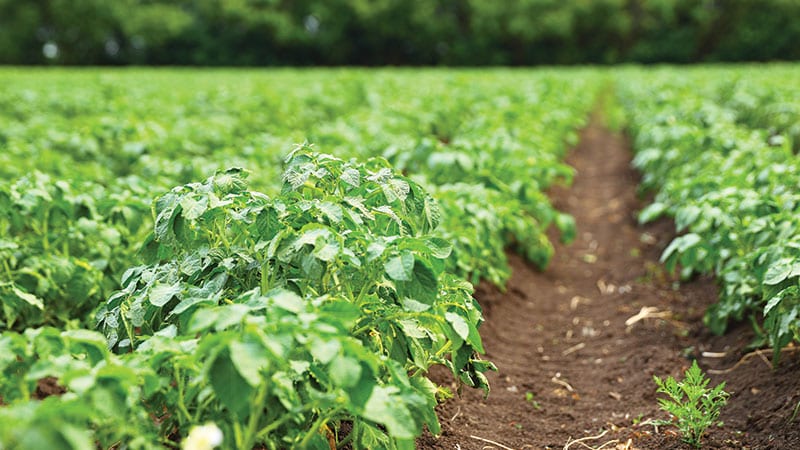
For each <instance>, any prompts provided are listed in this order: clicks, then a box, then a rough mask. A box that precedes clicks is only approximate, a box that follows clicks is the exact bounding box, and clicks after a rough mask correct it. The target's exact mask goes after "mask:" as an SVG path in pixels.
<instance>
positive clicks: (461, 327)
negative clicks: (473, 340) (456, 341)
mask: <svg viewBox="0 0 800 450" xmlns="http://www.w3.org/2000/svg"><path fill="white" fill-rule="evenodd" d="M444 318H445V319H446V320H447V321H448V322H450V324H451V325H452V326H453V329H454V330H455V332H456V334H458V336H459V337H461V339H463V340H465V341H466V340H468V338H469V324H467V321H466V320H465V319H464V318H463V317H461V316H460V315H458V314H456V313H453V312H446V313H444Z"/></svg>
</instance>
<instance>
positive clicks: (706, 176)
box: [618, 68, 800, 362]
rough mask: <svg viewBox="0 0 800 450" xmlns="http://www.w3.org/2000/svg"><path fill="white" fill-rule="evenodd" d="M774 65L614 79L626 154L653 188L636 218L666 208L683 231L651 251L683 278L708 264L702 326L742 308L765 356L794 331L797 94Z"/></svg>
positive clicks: (798, 281) (797, 330)
mask: <svg viewBox="0 0 800 450" xmlns="http://www.w3.org/2000/svg"><path fill="white" fill-rule="evenodd" d="M781 70H782V71H780V72H779V73H778V74H776V73H774V72H769V73H770V76H769V77H767V76H764V75H758V74H752V73H748V71H747V69H740V70H739V71H728V72H722V71H721V70H710V71H697V72H693V73H690V74H689V75H687V74H682V76H681V77H678V76H676V73H675V72H671V71H655V72H649V73H646V74H645V73H642V72H637V74H636V76H632V77H628V78H626V79H625V82H623V83H619V86H618V89H619V91H620V97H621V101H622V105H623V108H624V109H625V110H626V112H627V117H628V124H629V127H630V129H631V132H632V134H633V137H634V146H635V149H636V156H635V158H634V164H635V166H636V167H637V168H638V169H639V170H640V171H642V172H643V177H644V178H643V188H645V189H648V190H652V191H655V199H654V202H653V203H652V204H651V205H650V206H648V207H647V208H646V209H645V210H643V211H642V213H641V215H640V220H641V221H643V222H647V221H651V220H654V219H656V218H658V217H660V216H662V215H668V216H670V217H673V218H674V220H675V225H676V228H677V230H678V231H679V232H681V233H682V234H681V235H680V236H679V237H677V238H676V239H675V240H674V241H672V243H671V244H670V245H669V246H668V247H667V248H666V250H665V251H664V254H663V256H662V260H664V261H665V262H666V264H667V266H668V267H671V268H675V267H676V266H680V268H681V273H682V275H683V276H684V277H690V276H691V275H692V274H694V273H714V274H716V276H717V279H718V281H719V283H720V286H721V292H720V299H719V302H718V303H716V304H714V305H713V306H712V307H711V308H709V310H708V311H707V313H706V317H705V320H706V323H707V325H708V326H709V327H710V328H711V330H712V331H714V332H717V333H722V332H724V331H725V329H726V327H727V326H728V324H729V322H730V321H732V320H743V319H746V318H749V317H752V318H753V319H755V320H754V324H756V331H757V334H758V336H759V339H760V340H759V341H758V342H756V344H757V345H764V344H769V345H771V346H772V347H773V349H774V352H775V359H774V361H776V362H777V360H778V357H779V356H780V352H781V350H782V349H783V348H784V347H785V346H787V345H788V344H789V343H791V342H792V341H793V340H795V341H797V340H800V214H798V213H800V189H798V187H800V161H798V157H797V151H798V142H800V141H798V136H800V133H799V132H800V128H798V122H797V117H798V116H797V113H798V111H800V101H798V100H800V99H798V98H797V97H796V95H797V94H796V93H794V92H792V91H791V89H789V88H787V86H794V85H796V81H797V80H798V73H797V71H796V70H792V69H791V68H783V69H781ZM779 75H780V76H779ZM743 79H744V80H746V81H743ZM788 80H794V81H795V82H794V83H792V82H789V81H788Z"/></svg>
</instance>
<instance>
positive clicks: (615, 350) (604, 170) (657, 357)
mask: <svg viewBox="0 0 800 450" xmlns="http://www.w3.org/2000/svg"><path fill="white" fill-rule="evenodd" d="M630 160H631V151H630V146H629V143H628V142H627V141H626V139H625V138H624V137H622V136H619V135H615V134H612V133H611V132H609V131H607V130H606V129H604V127H603V126H602V124H601V123H600V121H599V120H596V119H595V120H593V121H592V123H591V124H590V125H589V126H588V127H587V128H586V129H585V130H584V131H583V132H582V135H581V143H580V144H579V146H578V147H577V148H576V149H575V150H573V151H572V153H571V154H570V155H569V157H568V159H567V162H568V163H569V164H570V165H572V166H573V167H574V168H575V169H576V177H575V182H574V184H573V186H572V187H571V188H555V189H553V190H552V192H551V198H552V199H553V201H554V203H555V204H556V206H557V207H559V208H560V209H561V210H563V211H566V212H569V213H570V214H572V215H573V216H574V217H575V219H576V221H577V224H578V229H579V232H578V238H577V239H576V241H575V242H574V243H573V244H571V245H561V244H556V256H555V258H554V260H553V261H552V263H551V265H550V267H549V268H548V269H547V270H546V271H544V272H539V271H537V270H535V269H534V268H533V267H532V266H530V265H529V264H527V263H526V262H525V261H524V260H522V259H520V258H519V257H517V256H515V255H514V254H513V252H512V253H510V254H509V258H510V260H511V264H512V267H513V270H514V272H513V276H512V278H511V280H510V282H509V284H508V286H507V290H506V292H499V291H498V290H497V289H495V288H493V287H491V286H486V285H481V286H479V287H478V290H477V292H476V298H477V299H478V301H479V302H480V303H481V305H482V306H483V308H484V313H485V317H486V319H487V321H486V323H484V325H483V326H482V328H481V334H482V336H483V339H484V343H485V347H486V350H487V354H486V358H487V359H489V360H491V361H493V362H494V363H495V364H496V365H497V367H498V369H499V370H498V372H496V373H492V374H489V380H490V382H491V386H492V392H491V394H490V395H489V397H488V398H484V397H483V395H482V393H481V392H479V391H477V390H473V389H469V388H464V389H462V391H461V392H460V394H459V395H458V396H456V398H454V399H451V400H448V401H447V402H445V403H444V404H442V405H441V406H440V407H439V411H438V412H439V417H440V420H441V422H442V427H443V433H442V435H441V436H440V437H433V436H431V435H425V436H423V437H422V438H420V439H419V441H418V448H420V449H448V450H452V449H464V450H467V449H562V448H564V449H586V448H591V449H599V448H601V447H602V448H604V449H609V448H612V449H614V448H617V449H682V448H690V447H689V446H688V445H686V444H684V443H682V442H681V440H680V437H679V436H678V435H677V433H676V432H675V429H674V428H673V427H659V428H658V429H656V428H655V427H654V426H652V425H648V424H647V421H648V419H667V416H666V413H664V412H662V411H661V410H660V409H659V408H658V405H657V402H656V394H655V384H654V383H653V380H652V378H653V375H658V376H660V377H665V376H667V375H672V376H675V377H682V376H683V371H684V370H685V369H686V368H688V367H689V365H690V364H691V360H692V359H695V358H697V359H698V362H699V363H700V366H701V368H702V369H703V370H705V371H708V372H709V373H712V372H713V371H715V370H716V371H718V372H722V373H715V374H711V375H710V376H711V377H712V383H714V384H716V383H718V382H721V381H726V382H727V388H726V390H727V391H728V392H731V393H732V395H731V398H730V400H729V403H728V406H726V408H725V409H724V410H723V413H722V416H721V420H722V421H723V422H724V426H722V427H715V428H713V429H710V430H709V431H708V433H707V434H706V436H705V437H704V439H703V445H704V448H712V449H745V448H746V449H800V414H797V416H798V417H796V418H795V417H794V415H795V414H796V413H797V408H798V405H799V404H800V357H799V356H798V353H800V352H795V351H794V350H795V348H790V349H788V351H786V352H784V354H783V357H782V359H781V362H780V365H779V367H778V368H777V369H776V370H773V369H772V367H771V364H770V362H769V360H768V359H769V357H770V356H771V353H770V352H764V354H760V353H750V351H751V350H750V349H748V348H747V345H748V344H749V343H750V342H751V341H752V338H753V332H752V328H751V326H750V325H749V324H737V325H734V326H733V329H732V330H730V332H729V333H728V334H727V335H725V336H722V337H717V336H712V335H710V334H709V333H708V331H707V330H706V328H705V327H704V326H703V323H702V317H703V313H704V311H705V309H706V308H707V306H708V305H710V304H711V303H713V302H714V301H715V300H716V298H717V286H716V284H715V281H714V280H713V279H712V278H707V277H702V278H698V279H696V280H693V281H691V282H687V283H683V284H680V285H679V283H677V282H676V281H675V279H674V278H673V277H671V276H670V275H669V274H667V273H665V272H664V270H663V268H662V266H661V265H660V264H659V262H658V258H659V256H660V254H661V252H662V250H663V249H664V247H665V246H666V245H667V244H668V243H669V241H670V240H671V239H672V238H673V237H674V235H675V234H674V227H673V225H672V223H671V222H670V221H667V220H664V221H661V222H658V223H655V224H651V225H647V226H639V225H638V224H637V222H636V214H637V212H638V211H639V210H640V209H641V208H642V207H643V206H644V202H643V201H642V200H641V199H640V198H639V197H638V196H637V193H636V189H637V185H638V182H639V178H638V175H637V173H636V172H635V171H634V170H633V169H631V167H630ZM553 237H554V238H555V236H553ZM704 354H705V356H704ZM743 357H744V359H743ZM434 378H435V379H439V380H440V381H443V380H448V379H449V378H448V377H447V375H446V374H444V373H443V372H442V373H434ZM453 388H454V389H455V385H453ZM576 439H583V440H582V441H580V442H574V441H575V440H576Z"/></svg>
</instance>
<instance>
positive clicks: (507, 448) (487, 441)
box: [469, 435, 514, 450]
mask: <svg viewBox="0 0 800 450" xmlns="http://www.w3.org/2000/svg"><path fill="white" fill-rule="evenodd" d="M469 437H471V438H472V439H476V440H478V441H483V442H486V443H487V444H492V445H496V446H498V447H500V448H504V449H506V450H514V449H513V448H511V447H506V446H505V445H503V444H501V443H499V442H495V441H491V440H489V439H484V438H482V437H478V436H473V435H470V436H469Z"/></svg>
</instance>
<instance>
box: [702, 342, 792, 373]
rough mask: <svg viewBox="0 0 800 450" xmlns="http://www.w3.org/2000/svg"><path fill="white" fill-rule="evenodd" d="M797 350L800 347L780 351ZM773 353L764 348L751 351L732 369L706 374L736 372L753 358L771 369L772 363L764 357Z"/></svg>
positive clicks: (713, 370)
mask: <svg viewBox="0 0 800 450" xmlns="http://www.w3.org/2000/svg"><path fill="white" fill-rule="evenodd" d="M798 349H800V347H786V348H783V349H781V353H783V352H793V351H797V350H798ZM773 351H774V350H773V349H771V348H764V349H761V350H755V351H752V352H750V353H748V354H746V355H744V356H742V357H741V359H739V361H737V362H736V364H734V365H733V366H732V367H729V368H727V369H721V370H718V369H708V370H707V372H708V373H710V374H714V375H719V374H723V373H729V372H733V371H734V370H736V369H737V368H738V367H739V366H741V365H742V364H744V363H745V362H747V360H748V359H750V358H752V357H753V356H758V357H760V358H761V360H762V361H764V363H765V364H766V365H767V366H768V367H770V368H772V363H771V362H770V361H769V360H768V359H767V357H766V356H764V355H765V354H769V353H772V352H773Z"/></svg>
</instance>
